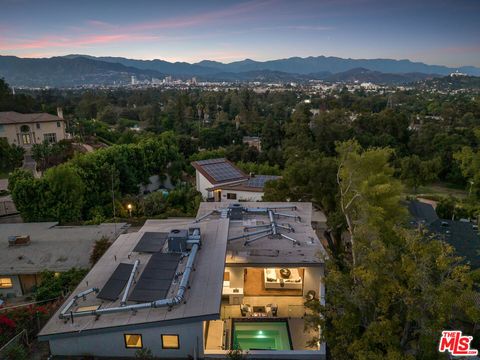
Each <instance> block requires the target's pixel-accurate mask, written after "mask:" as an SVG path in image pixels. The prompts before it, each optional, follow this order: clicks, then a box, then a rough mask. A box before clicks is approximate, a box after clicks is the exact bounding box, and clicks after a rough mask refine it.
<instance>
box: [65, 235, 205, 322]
mask: <svg viewBox="0 0 480 360" xmlns="http://www.w3.org/2000/svg"><path fill="white" fill-rule="evenodd" d="M191 237H192V249H191V250H190V253H189V255H188V260H187V264H186V265H185V269H184V271H183V275H182V280H180V284H179V286H178V290H177V294H176V295H175V296H173V297H170V298H166V299H160V300H156V301H152V302H147V303H141V304H135V305H125V306H116V307H112V308H104V309H97V310H90V311H80V312H78V311H77V312H69V313H67V312H68V309H69V308H70V307H71V306H72V305H73V303H74V301H75V299H76V298H78V297H79V296H80V295H81V294H82V293H80V294H78V295H76V296H75V297H74V298H73V299H72V300H71V301H70V302H69V303H68V304H67V306H66V307H65V308H64V309H63V310H62V312H61V313H60V315H59V317H60V319H70V318H74V317H81V316H91V315H93V316H99V315H104V314H113V313H117V312H125V311H137V310H142V309H150V308H159V307H165V306H168V307H172V306H175V305H177V304H180V303H181V302H182V301H183V299H184V298H185V291H186V289H187V286H188V280H189V278H190V274H191V272H192V269H193V263H194V261H195V257H196V256H197V252H198V249H199V247H200V230H199V229H194V231H193V234H192V236H191ZM134 267H135V266H134ZM132 271H133V269H132ZM90 290H91V289H90ZM90 290H87V291H90ZM97 291H98V289H97ZM70 303H71V304H70Z"/></svg>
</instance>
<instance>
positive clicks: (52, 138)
mask: <svg viewBox="0 0 480 360" xmlns="http://www.w3.org/2000/svg"><path fill="white" fill-rule="evenodd" d="M43 141H45V142H48V143H56V142H57V134H55V133H48V134H43Z"/></svg>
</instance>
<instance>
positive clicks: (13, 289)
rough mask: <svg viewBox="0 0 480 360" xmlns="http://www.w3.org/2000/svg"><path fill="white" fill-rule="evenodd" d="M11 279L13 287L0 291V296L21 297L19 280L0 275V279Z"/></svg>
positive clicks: (14, 276)
mask: <svg viewBox="0 0 480 360" xmlns="http://www.w3.org/2000/svg"><path fill="white" fill-rule="evenodd" d="M7 277H8V278H11V279H12V285H13V287H11V288H9V289H0V295H2V296H5V297H6V296H7V294H11V293H13V294H15V296H22V295H23V292H22V286H21V285H20V279H19V278H18V276H17V275H0V278H7Z"/></svg>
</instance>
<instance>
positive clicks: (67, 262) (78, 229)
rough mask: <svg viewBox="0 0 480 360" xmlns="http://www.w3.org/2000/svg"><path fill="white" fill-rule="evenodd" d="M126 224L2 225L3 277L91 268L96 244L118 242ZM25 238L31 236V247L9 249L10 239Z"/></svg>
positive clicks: (0, 270)
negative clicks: (108, 240)
mask: <svg viewBox="0 0 480 360" xmlns="http://www.w3.org/2000/svg"><path fill="white" fill-rule="evenodd" d="M125 225H126V224H124V223H118V224H116V225H115V224H100V225H87V226H58V223H57V222H40V223H16V224H1V225H0V229H1V231H0V275H18V274H37V273H39V272H41V271H43V270H51V271H58V272H62V271H67V270H69V269H71V268H72V267H76V268H89V267H90V263H89V261H90V253H91V252H92V249H93V246H94V243H95V241H97V240H99V239H101V238H102V237H104V236H105V237H108V238H109V239H111V240H114V239H115V238H116V237H117V236H118V234H120V233H121V232H123V231H124V228H125ZM115 229H116V233H115ZM23 235H28V236H30V244H28V245H21V246H19V245H17V246H9V244H8V237H9V236H23Z"/></svg>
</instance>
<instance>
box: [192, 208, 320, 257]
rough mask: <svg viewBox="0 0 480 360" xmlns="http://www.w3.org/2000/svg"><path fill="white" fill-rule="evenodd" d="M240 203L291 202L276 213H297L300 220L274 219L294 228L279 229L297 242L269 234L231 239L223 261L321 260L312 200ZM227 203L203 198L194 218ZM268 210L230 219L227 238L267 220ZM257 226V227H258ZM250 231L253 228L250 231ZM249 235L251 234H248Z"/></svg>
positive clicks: (289, 218)
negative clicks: (308, 201) (252, 239)
mask: <svg viewBox="0 0 480 360" xmlns="http://www.w3.org/2000/svg"><path fill="white" fill-rule="evenodd" d="M239 204H240V205H241V206H242V207H246V208H251V209H256V208H275V207H279V208H281V207H286V206H294V207H295V209H294V210H290V209H279V210H278V212H279V213H284V214H288V215H290V216H296V217H299V218H300V220H298V218H297V219H295V218H292V217H285V216H279V217H277V218H276V222H277V224H279V225H283V226H285V227H289V226H291V228H293V230H294V232H289V231H287V230H281V231H280V232H281V233H283V234H285V235H287V236H288V237H291V238H292V239H295V240H296V241H297V244H294V243H293V242H292V241H290V240H288V239H285V238H276V237H271V236H266V237H263V238H261V239H259V240H256V241H254V242H251V243H249V244H248V245H244V243H245V240H244V239H238V240H231V241H228V244H227V257H226V264H227V265H228V266H235V265H237V266H245V265H248V266H268V265H282V264H290V265H292V266H319V265H321V264H323V263H324V261H325V258H326V256H327V254H326V251H325V249H324V247H323V245H322V244H321V242H320V240H319V239H318V237H317V235H316V233H315V231H314V230H313V228H312V225H311V222H312V204H311V203H307V202H296V203H294V202H291V203H290V202H240V203H239ZM228 206H229V203H224V202H220V203H216V202H204V203H201V204H200V208H199V210H198V215H197V218H200V217H201V216H202V215H205V214H208V213H209V212H211V211H212V210H221V209H224V208H227V207H228ZM218 217H220V216H219V215H215V214H213V215H211V216H208V217H207V218H205V219H204V220H202V221H201V222H200V223H202V222H205V221H207V222H208V221H211V219H215V218H218ZM269 223H270V221H269V217H268V214H267V213H244V215H243V219H242V220H232V219H229V229H228V238H229V239H232V238H234V237H238V236H241V235H244V234H246V232H245V227H247V226H258V225H266V224H269ZM259 230H260V229H259ZM250 232H253V231H250ZM250 238H253V236H252V237H250Z"/></svg>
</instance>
